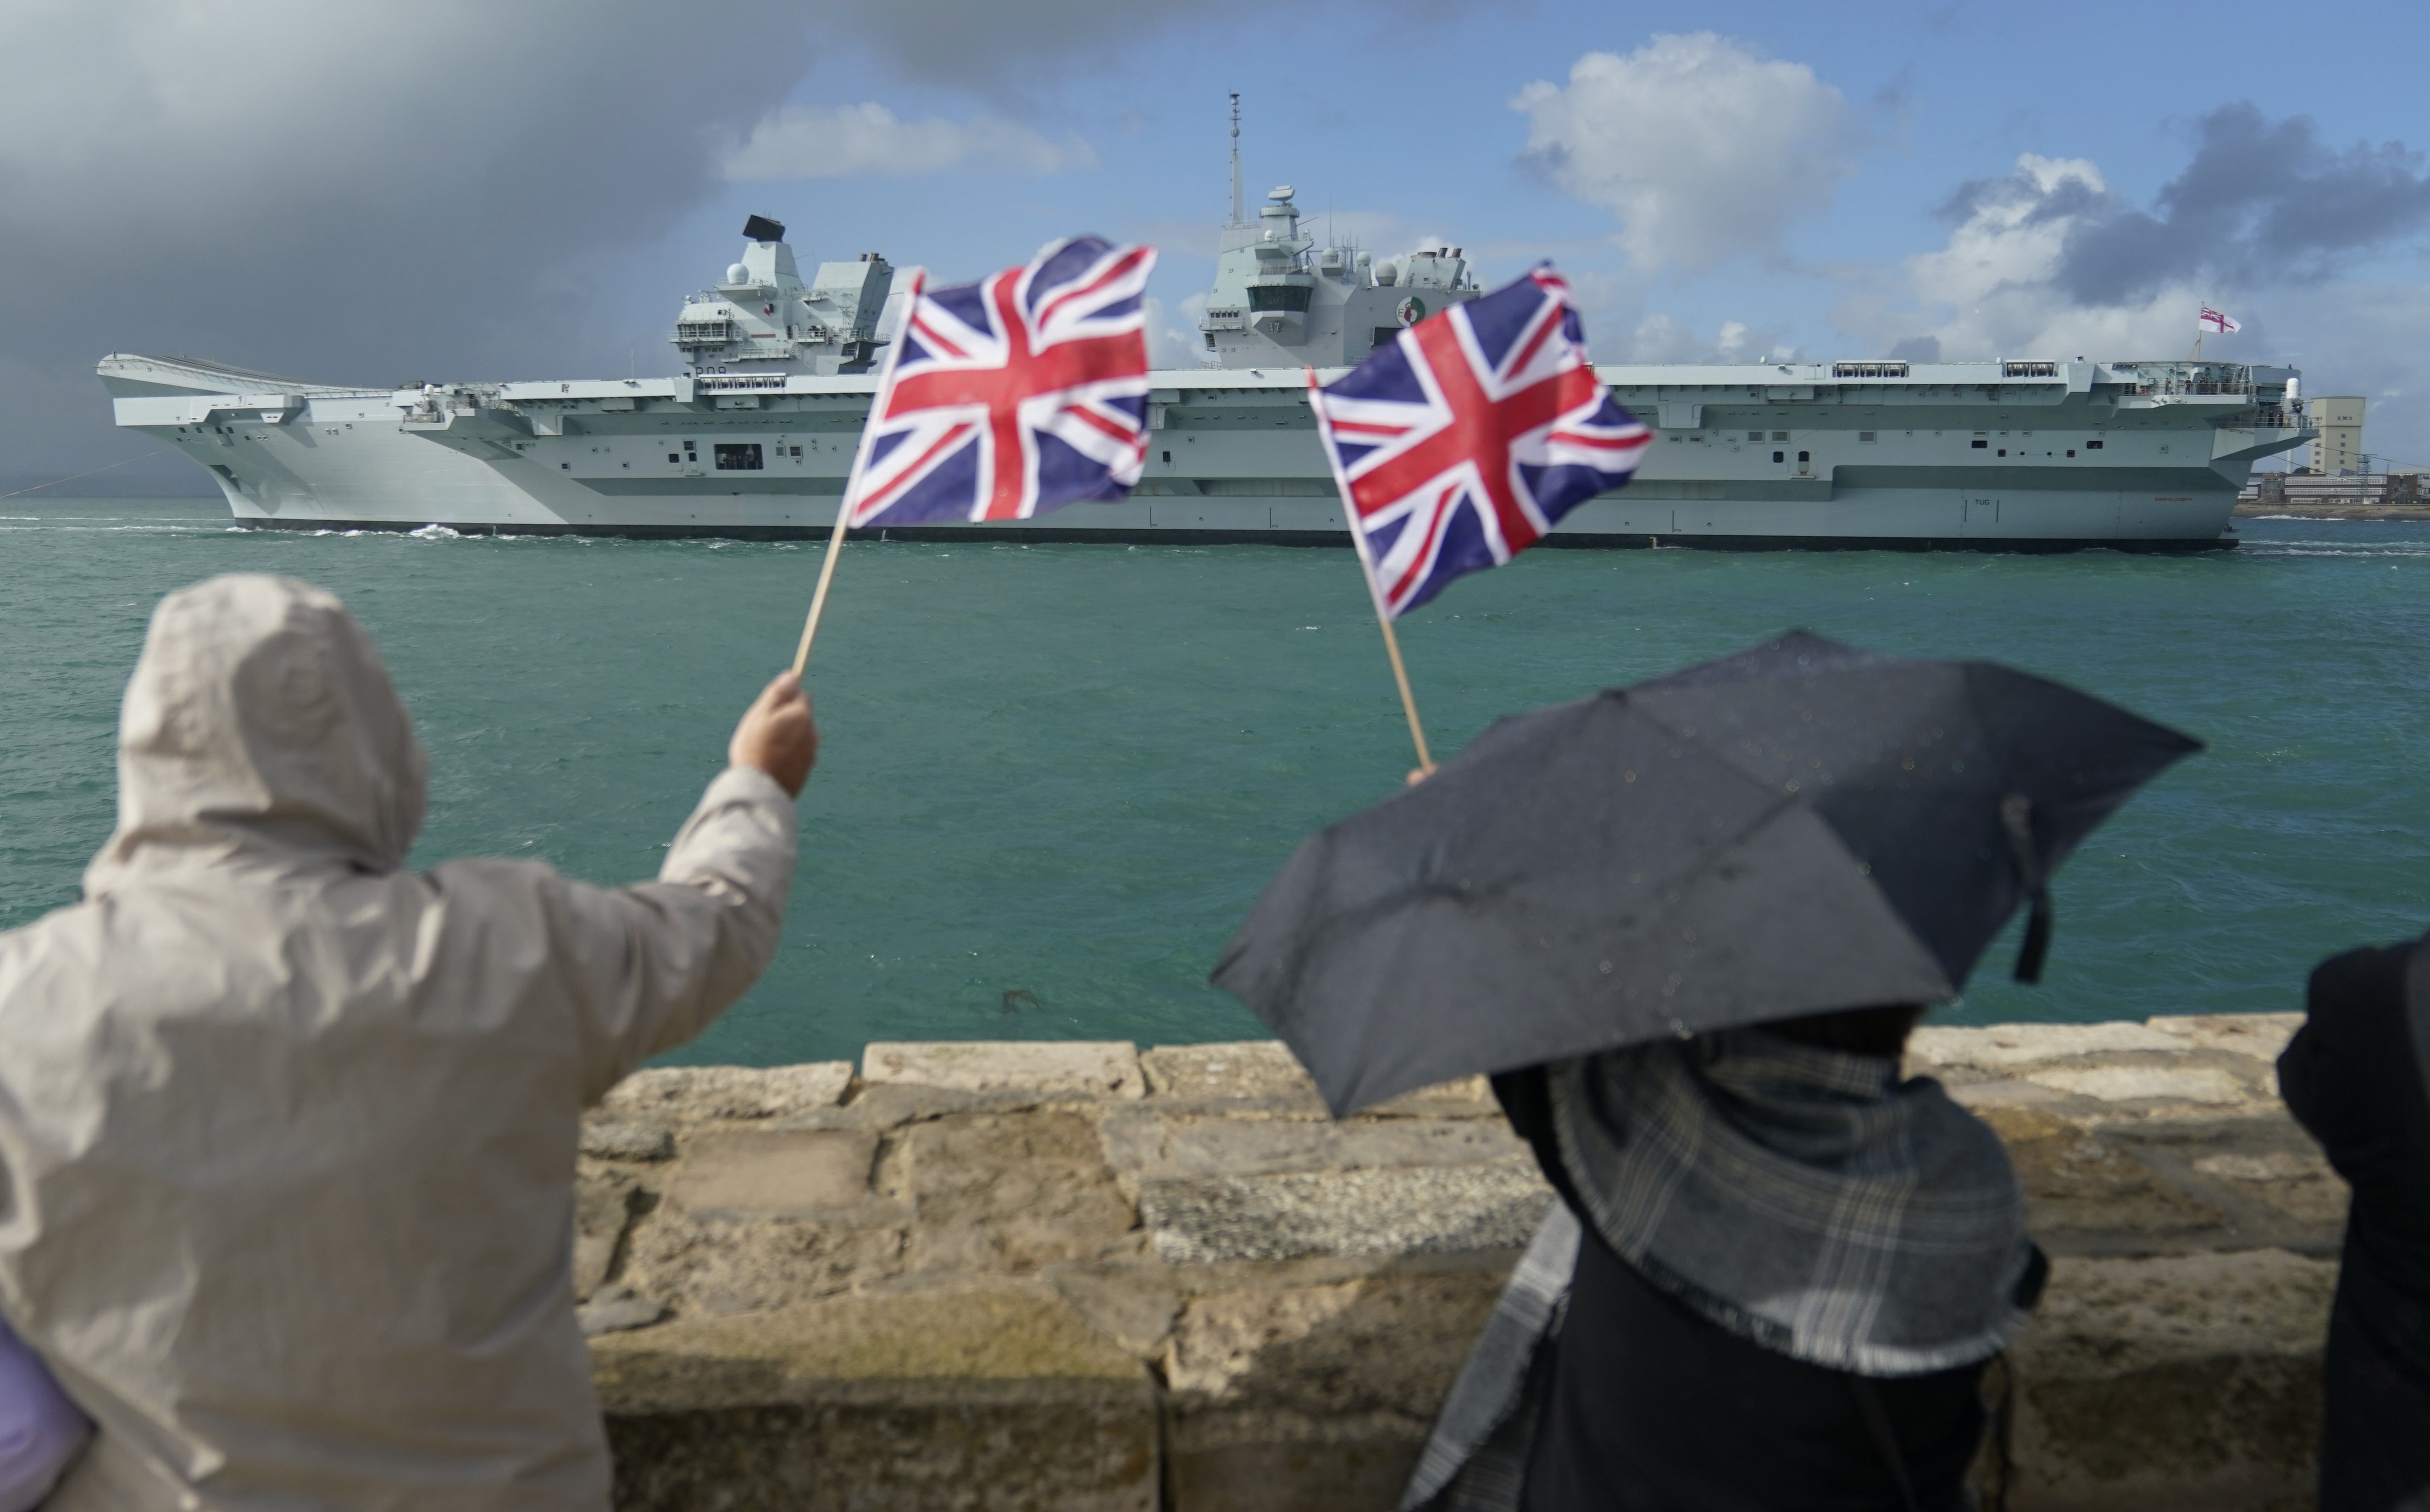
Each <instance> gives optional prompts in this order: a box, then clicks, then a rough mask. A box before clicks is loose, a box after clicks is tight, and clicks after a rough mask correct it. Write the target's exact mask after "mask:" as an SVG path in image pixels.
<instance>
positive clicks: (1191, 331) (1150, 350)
mask: <svg viewBox="0 0 2430 1512" xmlns="http://www.w3.org/2000/svg"><path fill="white" fill-rule="evenodd" d="M1206 313H1207V296H1206V295H1205V294H1204V293H1196V294H1191V295H1189V296H1188V297H1186V298H1184V299H1183V300H1182V302H1181V303H1180V305H1179V306H1177V307H1168V306H1167V305H1166V304H1165V302H1164V301H1163V300H1161V299H1158V298H1157V297H1156V296H1155V295H1153V294H1151V295H1149V296H1148V298H1147V363H1148V366H1149V367H1152V368H1194V367H1197V366H1198V365H1199V356H1198V354H1199V353H1201V352H1203V351H1205V350H1206V341H1204V339H1203V338H1202V337H1201V336H1200V335H1199V331H1198V317H1199V316H1201V315H1204V314H1206Z"/></svg>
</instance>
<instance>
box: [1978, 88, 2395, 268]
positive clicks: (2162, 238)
mask: <svg viewBox="0 0 2430 1512" xmlns="http://www.w3.org/2000/svg"><path fill="white" fill-rule="evenodd" d="M1993 203H2006V204H2009V205H2030V209H2029V212H2028V214H2027V215H2026V217H2025V219H2024V224H2036V223H2039V222H2047V221H2054V220H2059V219H2062V218H2072V225H2071V226H2070V229H2069V232H2068V236H2067V241H2066V249H2065V253H2064V255H2063V257H2062V258H2061V261H2060V266H2059V268H2058V271H2057V275H2056V279H2055V280H2054V282H2055V283H2056V286H2057V288H2058V289H2059V291H2061V292H2062V293H2064V294H2065V295H2067V296H2068V297H2069V298H2071V299H2072V300H2073V301H2074V302H2075V303H2077V304H2079V305H2087V306H2116V305H2125V304H2131V303H2133V302H2135V301H2137V300H2139V299H2142V298H2145V297H2148V296H2149V295H2150V294H2152V293H2153V292H2154V291H2156V290H2158V289H2160V288H2161V287H2163V286H2165V285H2167V284H2170V283H2172V282H2184V281H2187V280H2190V279H2195V278H2199V277H2207V278H2210V279H2215V280H2218V281H2220V282H2222V283H2223V284H2226V285H2230V286H2244V287H2252V286H2255V285H2259V284H2267V283H2276V284H2289V283H2293V284H2309V283H2318V282H2321V281H2322V280H2324V279H2327V278H2329V277H2332V276H2334V275H2336V274H2338V271H2339V269H2338V262H2339V260H2340V259H2341V258H2348V257H2351V256H2353V255H2355V254H2358V253H2365V252H2371V251H2375V250H2378V249H2381V248H2385V247H2388V246H2389V245H2392V244H2400V243H2402V242H2404V241H2407V240H2409V239H2412V238H2416V237H2419V236H2421V235H2422V233H2423V231H2424V230H2425V229H2426V228H2430V174H2425V173H2424V172H2423V171H2422V154H2421V153H2419V152H2417V151H2415V150H2414V149H2412V148H2410V147H2407V146H2406V145H2405V143H2403V142H2401V141H2389V142H2383V143H2380V144H2379V145H2377V146H2373V145H2371V144H2369V143H2366V142H2357V143H2355V144H2354V145H2353V146H2350V147H2345V148H2342V149H2340V148H2336V147H2332V146H2330V145H2328V144H2327V143H2325V142H2323V141H2321V139H2320V135H2319V132H2318V130H2317V129H2316V128H2315V127H2314V125H2313V124H2312V122H2311V120H2310V119H2309V118H2308V117H2305V116H2293V117H2289V119H2286V120H2283V121H2274V122H2273V121H2271V120H2269V119H2268V118H2267V117H2265V116H2264V115H2263V114H2262V113H2261V111H2260V110H2259V109H2258V108H2256V107H2255V106H2253V105H2251V104H2249V103H2242V102H2239V103H2237V104H2233V105H2226V106H2222V107H2221V108H2219V109H2216V110H2214V111H2212V112H2211V113H2210V114H2208V115H2206V116H2205V117H2203V118H2202V119H2201V120H2200V121H2198V122H2197V123H2195V126H2194V153H2193V158H2192V160H2191V161H2190V162H2189V163H2188V164H2187V165H2186V169H2185V171H2184V172H2183V173H2182V174H2178V175H2177V177H2176V178H2175V179H2173V180H2172V181H2171V182H2170V183H2169V184H2168V185H2167V186H2166V187H2164V188H2163V189H2162V190H2161V191H2159V193H2158V194H2157V195H2156V196H2155V199H2154V202H2153V207H2152V208H2151V209H2149V210H2144V209H2138V208H2134V207H2133V206H2130V205H2128V204H2127V203H2125V202H2124V201H2123V200H2122V199H2121V198H2120V197H2119V196H2118V195H2116V194H2114V193H2111V192H2108V191H2104V190H2100V189H2097V188H2095V187H2093V186H2091V185H2089V184H2087V183H2085V182H2084V181H2083V180H2082V179H2078V178H2068V179H2063V180H2061V181H2060V182H2059V183H2058V184H2057V185H2056V188H2054V189H2052V190H2050V191H2047V192H2045V191H2042V190H2041V189H2040V188H2039V186H2038V185H2037V184H2036V183H2035V182H2034V181H2033V180H2032V179H2031V178H2029V177H2026V176H2025V175H2023V174H2019V175H2017V176H2015V177H2012V178H2001V179H1987V180H1980V181H1977V182H1975V183H1972V184H1969V185H1967V186H1965V187H1964V188H1963V189H1961V190H1959V191H1958V192H1957V194H1956V196H1954V197H1953V198H1952V199H1951V201H1950V202H1949V204H1948V205H1947V206H1946V207H1944V213H1945V214H1946V215H1947V216H1948V217H1949V218H1951V219H1953V220H1958V221H1963V220H1965V219H1966V218H1968V217H1969V216H1971V215H1972V214H1973V213H1974V212H1975V211H1976V210H1977V209H1979V208H1983V207H1984V206H1986V205H1988V204H1993Z"/></svg>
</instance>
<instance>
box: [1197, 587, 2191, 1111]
mask: <svg viewBox="0 0 2430 1512" xmlns="http://www.w3.org/2000/svg"><path fill="white" fill-rule="evenodd" d="M2199 749H2200V747H2199V746H2198V745H2197V744H2196V742H2194V741H2192V740H2189V739H2186V738H2185V737H2184V736H2182V735H2179V734H2177V733H2175V732H2174V731H2172V730H2168V729H2164V728H2162V727H2161V726H2159V725H2157V724H2154V723H2150V722H2149V721H2146V720H2142V719H2139V718H2137V717H2136V716H2135V715H2132V714H2129V713H2127V712H2126V711H2125V710H2123V709H2121V708H2119V707H2117V706H2114V705H2110V704H2105V703H2103V702H2102V701H2101V700H2099V699H2097V698H2091V697H2089V696H2087V695H2085V694H2083V693H2079V692H2076V691H2075V690H2072V689H2069V688H2063V687H2061V686H2059V685H2058V684H2056V683H2054V682H2050V681H2047V680H2046V679H2043V678H2040V677H2035V676H2031V675H2028V674H2027V673H2021V672H2017V671H2014V670H2013V669H2010V668H2007V667H2002V666H1999V665H1997V664H1995V663H1992V662H1986V661H1965V662H1960V661H1921V660H1910V659H1907V658H1904V657H1895V656H1875V655H1872V653H1870V652H1865V651H1859V650H1857V649H1856V648H1855V647H1852V646H1843V645H1840V644H1839V643H1838V642H1836V641H1831V640H1823V639H1822V638H1821V637H1819V636H1812V635H1807V634H1806V633H1804V632H1802V631H1799V632H1792V633H1791V634H1789V635H1787V636H1784V637H1782V638H1781V639H1780V640H1774V641H1772V642H1770V643H1769V644H1766V645H1761V646H1757V647H1756V648H1755V649H1754V650H1751V651H1746V652H1741V653H1739V655H1737V656H1726V657H1723V659H1721V660H1719V661H1711V662H1706V663H1705V664H1704V665H1702V666H1698V667H1690V668H1689V669H1688V670H1686V671H1684V672H1680V673H1673V674H1672V675H1670V676H1668V677H1659V678H1656V679H1655V680H1654V681H1652V682H1647V683H1640V684H1639V685H1638V686H1636V687H1634V688H1628V689H1616V690H1611V691H1608V692H1604V693H1599V694H1597V695H1596V696H1594V697H1592V698H1587V699H1582V700H1580V701H1578V702H1576V703H1573V704H1562V705H1557V706H1554V707H1551V708H1544V709H1538V710H1536V711H1534V712H1532V713H1527V714H1519V715H1514V716H1512V717H1510V718H1508V719H1505V720H1503V721H1501V722H1500V723H1496V724H1495V725H1494V726H1493V727H1492V728H1490V729H1489V730H1487V731H1486V732H1485V733H1484V734H1483V735H1481V736H1479V737H1477V739H1475V740H1474V741H1473V743H1472V744H1470V746H1469V747H1468V749H1466V750H1465V751H1462V752H1461V753H1460V754H1459V755H1458V756H1456V757H1454V758H1453V759H1452V760H1450V761H1447V762H1445V763H1444V764H1443V766H1442V767H1441V768H1440V770H1439V771H1438V772H1436V773H1435V774H1434V775H1433V776H1432V777H1430V778H1428V779H1427V780H1426V781H1425V782H1424V783H1423V784H1421V785H1420V786H1418V787H1416V788H1413V789H1409V790H1408V791H1406V792H1405V793H1402V794H1401V795H1400V796H1398V797H1395V798H1393V799H1391V800H1390V802H1387V803H1384V804H1379V805H1377V806H1375V807H1373V808H1371V809H1368V810H1367V811H1366V812H1364V813H1361V814H1356V815H1353V816H1352V817H1351V818H1349V819H1346V820H1344V821H1342V822H1340V823H1339V824H1336V825H1334V826H1333V827H1332V828H1330V829H1327V830H1325V831H1324V832H1323V833H1322V834H1319V835H1316V836H1313V837H1311V838H1310V839H1307V841H1305V842H1304V843H1302V844H1301V846H1300V848H1299V850H1298V851H1297V852H1296V853H1294V854H1293V855H1292V856H1291V858H1290V861H1289V862H1287V863H1285V865H1284V866H1283V869H1282V870H1281V872H1277V873H1276V874H1275V876H1274V878H1273V881H1272V882H1270V883H1268V884H1267V886H1266V890H1265V892H1264V893H1263V895H1261V896H1260V897H1259V898H1258V899H1257V906H1255V907H1254V908H1252V909H1251V910H1250V913H1249V917H1248V920H1247V922H1244V923H1243V924H1242V925H1241V926H1240V934H1239V935H1238V936H1236V937H1235V938H1234V939H1233V940H1232V944H1231V947H1230V948H1229V949H1228V950H1226V951H1225V952H1224V954H1223V960H1222V961H1221V962H1220V963H1219V964H1218V965H1217V966H1216V968H1215V976H1214V980H1215V983H1216V985H1217V986H1219V987H1222V988H1223V989H1226V990H1228V991H1230V992H1232V993H1234V994H1236V995H1238V996H1239V997H1240V999H1241V1000H1242V1001H1243V1002H1245V1003H1247V1004H1248V1005H1249V1006H1250V1007H1251V1008H1253V1009H1255V1010H1256V1011H1257V1016H1258V1017H1259V1018H1261V1019H1263V1020H1265V1022H1267V1023H1268V1024H1269V1025H1271V1026H1272V1027H1273V1030H1274V1032H1275V1033H1276V1034H1278V1035H1280V1036H1281V1037H1282V1038H1283V1039H1284V1040H1285V1042H1287V1043H1288V1044H1289V1045H1290V1048H1291V1050H1292V1051H1293V1052H1294V1053H1295V1054H1296V1055H1298V1056H1299V1058H1300V1060H1301V1062H1302V1063H1303V1064H1304V1065H1306V1066H1307V1069H1308V1072H1310V1074H1312V1075H1313V1076H1314V1077H1315V1078H1316V1082H1317V1086H1318V1087H1319V1088H1322V1089H1323V1093H1324V1097H1325V1101H1326V1102H1327V1103H1328V1104H1330V1105H1332V1107H1333V1110H1334V1111H1335V1112H1336V1113H1337V1114H1340V1113H1344V1112H1347V1111H1349V1110H1351V1109H1353V1108H1357V1107H1362V1106H1365V1105H1368V1104H1370V1103H1374V1102H1378V1101H1381V1100H1382V1099H1384V1098H1387V1097H1390V1096H1393V1095H1394V1094H1396V1093H1399V1092H1404V1091H1407V1090H1409V1089H1410V1088H1417V1087H1423V1086H1427V1085H1429V1084H1431V1083H1434V1082H1439V1081H1443V1080H1446V1079H1448V1078H1451V1077H1454V1076H1462V1075H1467V1074H1470V1073H1472V1072H1494V1071H1506V1070H1510V1069H1512V1068H1515V1067H1520V1066H1531V1065H1537V1064H1540V1063H1542V1062H1545V1061H1551V1060H1557V1059H1560V1058H1562V1057H1565V1056H1569V1055H1585V1054H1588V1053H1590V1052H1593V1051H1598V1050H1609V1049H1615V1048H1618V1047H1620V1046H1622V1045H1627V1044H1633V1043H1637V1042H1639V1041H1642V1040H1646V1039H1653V1038H1660V1037H1662V1036H1664V1035H1671V1034H1685V1033H1689V1032H1692V1031H1697V1030H1704V1029H1720V1028H1726V1027H1728V1026H1730V1025H1733V1024H1741V1023H1755V1022H1763V1021H1766V1020H1772V1019H1782V1018H1790V1017H1794V1016H1797V1015H1799V1014H1806V1013H1822V1012H1827V1011H1830V1010H1833V1009H1837V1008H1848V1007H1860V1006H1870V1005H1877V1004H1890V1003H1936V1002H1942V1001H1945V1000H1947V999H1949V998H1952V997H1955V996H1956V993H1957V990H1958V988H1959V986H1960V985H1961V984H1962V983H1964V982H1965V980H1966V975H1967V972H1969V971H1971V970H1972V967H1973V965H1974V961H1975V958H1976V957H1977V956H1978V955H1981V954H1982V952H1983V950H1984V948H1985V947H1986V946H1987V945H1989V943H1990V942H1991V938H1992V937H1993V936H1994V935H1996V934H1998V933H1999V930H2000V926H2001V925H2002V924H2003V923H2004V922H2006V920H2007V918H2008V915H2009V914H2010V913H2011V912H2013V911H2014V910H2015V908H2016V906H2017V905H2018V904H2019V903H2020V902H2024V901H2030V902H2032V903H2033V905H2034V917H2033V920H2032V922H2030V924H2029V926H2028V928H2027V930H2026V939H2025V943H2024V949H2023V951H2022V955H2020V957H2019V960H2018V965H2017V974H2018V976H2019V978H2020V979H2022V980H2025V981H2032V980H2034V979H2035V978H2036V977H2037V976H2038V975H2039V971H2040V965H2041V955H2042V951H2043V948H2044V946H2045V945H2046V943H2047V941H2048V939H2049V923H2050V911H2049V898H2048V894H2047V893H2046V892H2045V891H2044V881H2045V879H2046V878H2047V877H2048V876H2049V875H2050V873H2051V872H2052V871H2053V870H2054V869H2056V867H2057V866H2058V864H2059V862H2060V861H2062V860H2064V859H2065V858H2066V857H2067V856H2068V855H2069V853H2071V852H2072V851H2073V850H2074V848H2075V847H2076V845H2077V844H2078V843H2079V842H2080V841H2082V840H2083V839H2084V837H2085V836H2086V835H2088V834H2089V833H2090V832H2091V830H2092V829H2093V827H2094V826H2095V825H2097V824H2099V823H2100V822H2102V821H2103V820H2105V819H2106V818H2107V817H2109V813H2110V811H2111V810H2112V809H2114V808H2116V807H2117V806H2119V805H2120V804H2122V803H2123V802H2124V801H2125V800H2126V798H2127V797H2128V796H2129V795H2130V794H2131V793H2133V792H2134V790H2135V789H2137V788H2139V787H2140V786H2141V785H2142V784H2143V783H2144V782H2146V781H2148V780H2149V779H2150V778H2151V777H2152V776H2154V775H2155V773H2158V772H2159V771H2160V770H2161V769H2162V768H2164V767H2166V766H2168V765H2169V764H2170V763H2171V762H2172V761H2175V760H2176V759H2178V758H2179V757H2180V756H2186V755H2188V754H2189V753H2191V752H2193V751H2196V750H2199Z"/></svg>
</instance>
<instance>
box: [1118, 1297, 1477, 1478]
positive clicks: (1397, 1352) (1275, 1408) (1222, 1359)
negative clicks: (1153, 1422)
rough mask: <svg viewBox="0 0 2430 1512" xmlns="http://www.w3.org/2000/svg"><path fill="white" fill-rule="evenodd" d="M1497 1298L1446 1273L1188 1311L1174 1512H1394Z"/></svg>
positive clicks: (1210, 1302) (1173, 1358)
mask: <svg viewBox="0 0 2430 1512" xmlns="http://www.w3.org/2000/svg"><path fill="white" fill-rule="evenodd" d="M1499 1291H1500V1283H1499V1281H1498V1279H1497V1278H1495V1277H1493V1276H1490V1275H1479V1274H1467V1275H1460V1274H1449V1275H1433V1276H1375V1277H1368V1278H1364V1279H1361V1280H1357V1281H1353V1282H1348V1283H1343V1284H1340V1285H1336V1286H1324V1287H1297V1288H1274V1289H1253V1290H1241V1291H1234V1292H1225V1293H1220V1294H1216V1295H1211V1296H1203V1297H1198V1298H1194V1299H1192V1300H1191V1302H1190V1304H1189V1307H1188V1308H1187V1310H1186V1311H1185V1312H1184V1313H1183V1315H1182V1318H1181V1321H1180V1322H1179V1324H1178V1325H1177V1327H1176V1328H1175V1329H1174V1332H1173V1342H1172V1345H1171V1347H1170V1349H1169V1351H1168V1352H1167V1354H1166V1358H1165V1377H1166V1380H1167V1382H1168V1384H1169V1386H1170V1388H1171V1391H1172V1412H1173V1428H1172V1433H1171V1437H1170V1449H1169V1453H1170V1454H1171V1455H1172V1460H1173V1468H1172V1472H1171V1481H1172V1487H1173V1495H1172V1501H1171V1506H1172V1508H1173V1512H1319V1509H1322V1512H1370V1509H1372V1512H1388V1509H1390V1507H1392V1506H1393V1505H1394V1504H1395V1503H1396V1502H1397V1501H1398V1500H1399V1496H1400V1491H1401V1487H1402V1486H1403V1485H1404V1484H1405V1483H1406V1481H1407V1478H1408V1472H1409V1470H1410V1468H1411V1467H1412V1466H1413V1465H1414V1464H1415V1462H1416V1459H1417V1454H1418V1450H1419V1448H1420V1447H1421V1446H1422V1445H1423V1443H1424V1441H1425V1436H1426V1433H1427V1431H1428V1429H1429V1428H1430V1427H1431V1426H1432V1424H1433V1421H1434V1416H1435V1413H1436V1412H1437V1410H1438V1409H1439V1408H1440V1405H1441V1403H1442V1399H1443V1396H1444V1394H1445V1393H1446V1392H1447V1391H1449V1389H1450V1387H1451V1383H1452V1379H1453V1378H1454V1377H1455V1376H1456V1375H1457V1374H1458V1372H1459V1368H1460V1365H1461V1363H1462V1362H1463V1361H1464V1360H1465V1359H1466V1358H1467V1356H1468V1351H1469V1349H1470V1347H1471V1346H1472V1345H1473V1343H1474V1342H1475V1339H1476V1336H1477V1333H1478V1332H1479V1330H1481V1329H1482V1328H1483V1327H1484V1324H1485V1319H1486V1316H1487V1314H1489V1313H1490V1311H1491V1310H1492V1307H1493V1303H1494V1299H1495V1297H1496V1296H1497V1295H1498V1293H1499Z"/></svg>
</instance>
